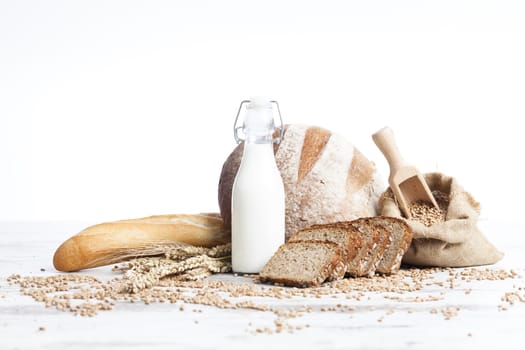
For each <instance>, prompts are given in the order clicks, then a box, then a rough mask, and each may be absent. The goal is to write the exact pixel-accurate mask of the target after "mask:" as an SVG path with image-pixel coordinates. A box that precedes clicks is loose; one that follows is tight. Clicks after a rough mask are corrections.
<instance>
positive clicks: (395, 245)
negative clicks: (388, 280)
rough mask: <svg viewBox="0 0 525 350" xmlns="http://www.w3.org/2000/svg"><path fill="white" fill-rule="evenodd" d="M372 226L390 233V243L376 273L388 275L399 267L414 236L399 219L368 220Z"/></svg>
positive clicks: (376, 218) (381, 217) (378, 218)
mask: <svg viewBox="0 0 525 350" xmlns="http://www.w3.org/2000/svg"><path fill="white" fill-rule="evenodd" d="M370 222H371V223H373V224H374V225H381V226H383V227H384V228H386V229H387V230H388V231H389V232H390V238H391V243H390V244H389V245H388V247H387V249H386V251H385V253H384V254H383V258H382V259H381V261H380V262H379V265H378V266H377V269H376V272H379V273H381V274H385V275H390V274H392V273H396V272H397V271H398V270H399V267H400V266H401V260H402V259H403V255H404V254H405V253H406V251H407V250H408V247H409V246H410V243H411V242H412V238H413V236H414V234H413V233H412V229H411V228H410V226H408V224H407V223H406V222H405V221H403V220H402V219H399V218H393V217H388V216H378V217H375V218H372V219H370Z"/></svg>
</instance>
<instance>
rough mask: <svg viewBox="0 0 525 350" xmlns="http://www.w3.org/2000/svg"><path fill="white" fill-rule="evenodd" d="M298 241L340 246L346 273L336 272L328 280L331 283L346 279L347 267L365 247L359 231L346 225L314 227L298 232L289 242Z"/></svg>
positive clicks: (336, 224) (335, 224)
mask: <svg viewBox="0 0 525 350" xmlns="http://www.w3.org/2000/svg"><path fill="white" fill-rule="evenodd" d="M297 241H329V242H333V243H336V244H338V245H339V246H340V247H341V249H342V260H343V262H344V272H343V273H342V274H340V273H339V271H334V272H333V273H332V275H330V277H329V278H328V280H329V281H333V280H336V279H340V278H343V277H344V274H345V272H346V267H347V265H348V264H349V263H350V262H351V261H352V260H353V259H354V258H355V257H356V255H357V252H358V251H359V249H361V247H362V245H363V240H362V238H361V235H360V234H359V232H357V230H356V229H355V228H354V227H352V226H350V225H347V224H344V223H342V224H341V223H332V224H321V225H313V226H310V227H307V228H304V229H302V230H299V231H297V232H296V233H294V234H293V235H292V237H290V239H289V240H288V242H297Z"/></svg>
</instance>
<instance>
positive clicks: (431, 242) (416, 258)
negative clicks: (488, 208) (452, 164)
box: [378, 173, 503, 267]
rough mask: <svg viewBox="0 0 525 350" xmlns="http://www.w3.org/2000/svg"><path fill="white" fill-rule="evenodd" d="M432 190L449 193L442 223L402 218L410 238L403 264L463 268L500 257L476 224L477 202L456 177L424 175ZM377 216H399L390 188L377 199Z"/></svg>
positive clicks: (477, 214) (478, 211)
mask: <svg viewBox="0 0 525 350" xmlns="http://www.w3.org/2000/svg"><path fill="white" fill-rule="evenodd" d="M424 177H425V180H426V182H427V183H428V186H429V187H430V189H431V190H432V191H435V190H438V191H441V192H443V193H445V194H448V195H449V200H450V203H449V205H448V211H447V215H446V220H445V222H440V223H436V224H434V225H432V226H430V227H427V226H425V225H423V224H422V223H420V222H419V221H414V220H406V219H405V220H406V222H407V223H408V224H409V225H410V227H411V228H412V230H413V231H414V239H413V240H412V244H411V245H410V248H409V249H408V251H407V252H406V254H405V255H404V257H403V263H405V264H409V265H416V266H440V267H465V266H476V265H488V264H494V263H496V262H497V261H499V260H500V259H501V258H502V257H503V253H501V252H500V251H498V250H497V249H496V247H494V246H493V245H492V244H491V243H490V242H489V241H488V240H487V239H486V238H485V236H483V234H482V233H481V231H480V230H479V229H478V227H477V220H478V217H479V213H480V204H479V203H478V202H477V201H476V200H474V198H473V197H472V196H471V195H470V194H469V193H468V192H466V191H465V190H464V189H463V187H462V186H461V185H459V184H458V182H457V180H456V179H455V178H453V177H449V176H446V175H443V174H440V173H429V174H425V175H424ZM378 205H379V212H380V213H381V215H385V216H394V217H402V214H401V211H400V209H399V207H398V206H397V204H396V201H395V199H394V196H393V194H392V191H391V190H390V188H388V189H387V190H386V191H385V192H384V193H383V194H382V195H381V198H380V200H379V204H378Z"/></svg>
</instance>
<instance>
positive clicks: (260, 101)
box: [246, 96, 272, 109]
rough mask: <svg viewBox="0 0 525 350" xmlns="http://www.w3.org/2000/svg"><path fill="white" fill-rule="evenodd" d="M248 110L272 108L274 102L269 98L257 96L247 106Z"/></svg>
mask: <svg viewBox="0 0 525 350" xmlns="http://www.w3.org/2000/svg"><path fill="white" fill-rule="evenodd" d="M246 108H250V109H252V108H269V109H271V108H272V101H271V100H270V99H269V98H266V97H262V96H256V97H252V98H251V99H250V102H249V103H248V105H247V106H246Z"/></svg>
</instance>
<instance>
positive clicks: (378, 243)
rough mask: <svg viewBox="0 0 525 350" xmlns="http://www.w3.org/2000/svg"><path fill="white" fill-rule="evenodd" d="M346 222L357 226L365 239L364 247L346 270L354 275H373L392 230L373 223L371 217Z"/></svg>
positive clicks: (388, 242) (354, 226)
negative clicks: (389, 230)
mask: <svg viewBox="0 0 525 350" xmlns="http://www.w3.org/2000/svg"><path fill="white" fill-rule="evenodd" d="M341 224H343V223H341ZM346 224H347V225H350V226H352V227H353V228H355V229H356V230H357V231H358V232H359V233H360V234H361V236H362V239H363V246H362V248H361V249H360V250H359V251H358V252H357V255H356V257H355V258H354V260H352V261H351V262H350V264H349V265H348V266H347V269H346V272H347V274H348V275H350V276H352V277H363V276H367V277H372V276H373V275H374V273H375V270H376V268H377V266H378V265H379V263H380V261H381V259H382V258H383V254H384V253H385V251H386V249H387V247H388V245H389V244H390V232H388V231H387V230H386V229H385V228H384V227H383V226H381V225H379V224H373V223H372V222H371V218H360V219H357V220H353V221H350V222H349V223H346Z"/></svg>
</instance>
